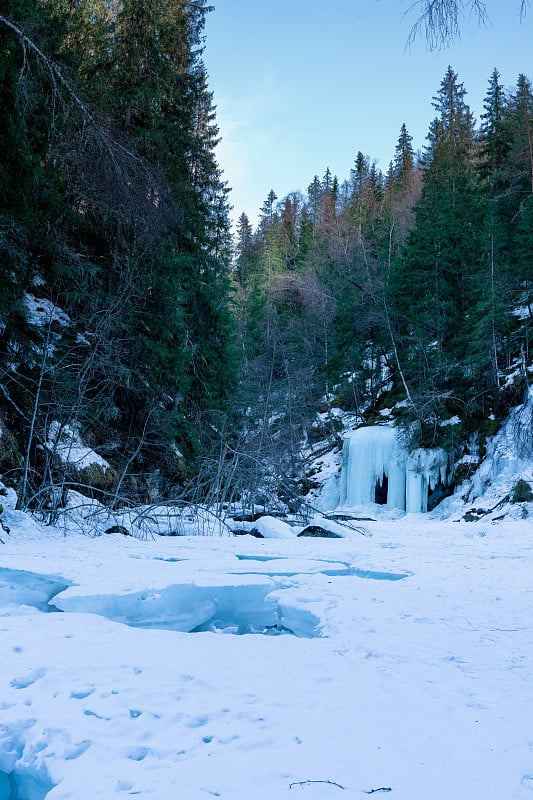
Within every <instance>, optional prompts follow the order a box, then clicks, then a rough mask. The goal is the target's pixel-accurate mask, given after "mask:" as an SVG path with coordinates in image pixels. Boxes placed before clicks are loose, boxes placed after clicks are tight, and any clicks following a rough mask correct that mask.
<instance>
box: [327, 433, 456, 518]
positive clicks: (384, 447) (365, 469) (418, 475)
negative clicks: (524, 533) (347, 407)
mask: <svg viewBox="0 0 533 800" xmlns="http://www.w3.org/2000/svg"><path fill="white" fill-rule="evenodd" d="M447 479H448V457H447V455H446V453H445V452H444V450H440V449H431V450H429V449H428V450H425V449H422V448H418V449H416V450H413V451H412V452H410V453H409V452H408V451H407V450H406V447H405V444H404V442H403V441H402V438H401V436H400V434H399V433H398V432H397V430H396V429H395V428H393V427H392V426H390V425H375V426H371V427H364V428H358V429H357V430H356V431H353V432H352V433H351V434H350V436H349V437H348V438H346V439H345V441H344V452H343V464H342V472H341V492H340V505H341V506H349V507H353V506H358V505H367V504H369V503H379V504H380V505H386V506H387V507H388V508H399V509H401V510H403V511H411V512H423V511H427V510H428V495H429V493H430V492H431V491H433V490H434V489H435V488H436V487H437V485H439V484H442V485H445V484H446V483H447Z"/></svg>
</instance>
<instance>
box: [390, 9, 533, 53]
mask: <svg viewBox="0 0 533 800" xmlns="http://www.w3.org/2000/svg"><path fill="white" fill-rule="evenodd" d="M529 3H530V0H520V19H521V20H522V19H523V18H524V17H525V15H526V12H527V9H528V7H529ZM406 13H407V14H411V13H415V14H417V19H416V21H415V23H414V24H413V26H412V28H411V32H410V34H409V38H408V42H407V43H408V45H410V44H412V43H413V42H414V40H415V39H416V38H417V36H419V35H423V36H424V38H425V39H426V44H427V46H428V48H429V49H430V50H435V49H438V48H440V47H446V46H447V45H449V44H450V43H451V42H452V41H453V40H454V39H458V38H460V36H461V18H462V17H463V16H464V15H465V14H466V13H468V14H469V15H470V16H471V17H474V18H475V19H476V21H477V22H478V23H479V24H480V25H487V24H489V23H490V16H489V13H488V11H487V4H486V3H485V2H484V0H416V2H414V3H412V5H410V6H409V8H408V9H407V12H406Z"/></svg>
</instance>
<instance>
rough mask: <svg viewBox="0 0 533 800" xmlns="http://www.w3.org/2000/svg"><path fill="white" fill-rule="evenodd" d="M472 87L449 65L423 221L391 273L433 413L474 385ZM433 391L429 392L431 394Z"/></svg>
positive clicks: (428, 411)
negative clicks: (470, 360)
mask: <svg viewBox="0 0 533 800" xmlns="http://www.w3.org/2000/svg"><path fill="white" fill-rule="evenodd" d="M465 94H466V92H465V89H464V87H463V85H462V84H461V83H459V82H458V80H457V75H456V74H455V73H454V72H453V70H452V68H451V67H449V68H448V70H447V72H446V74H445V76H444V78H443V80H442V83H441V87H440V91H439V93H438V95H437V96H436V98H434V107H435V109H436V110H437V113H438V116H437V117H436V118H435V119H434V121H433V122H432V123H431V126H430V130H429V135H428V141H429V145H428V148H427V152H426V156H425V171H424V176H423V186H422V193H421V197H420V200H419V201H418V203H417V205H416V207H415V227H414V229H413V230H412V232H411V233H410V235H409V237H408V240H407V246H406V250H405V254H404V256H403V258H402V259H401V260H400V261H399V262H398V263H397V264H396V265H395V267H394V270H393V272H392V274H391V281H390V289H391V292H392V299H393V301H394V303H395V306H396V310H397V313H398V314H399V315H400V318H401V319H403V322H404V332H405V334H406V335H407V337H408V338H407V339H406V341H405V350H404V356H403V357H404V359H406V361H407V362H408V363H409V367H410V380H411V381H412V385H413V387H416V389H417V390H418V392H419V395H420V403H419V410H420V417H421V418H422V419H423V420H424V419H429V418H431V416H432V415H433V414H434V413H436V409H437V408H438V407H439V406H442V407H444V404H445V401H446V398H447V397H449V396H451V395H452V394H453V393H454V392H458V393H463V396H465V394H464V393H466V395H468V394H469V392H470V391H472V392H473V391H474V390H475V387H473V386H471V385H470V384H469V381H468V376H467V375H466V374H465V368H464V366H463V365H464V364H465V361H466V354H467V352H468V347H469V339H468V325H467V320H468V315H469V313H470V312H471V311H472V309H473V308H474V306H475V304H476V303H477V301H478V295H477V280H478V276H479V270H480V260H481V245H480V228H481V219H482V217H481V196H480V191H479V186H478V182H477V177H476V170H475V152H476V140H475V133H474V123H473V119H472V115H471V113H470V109H469V108H468V106H467V105H466V103H465V100H464V97H465ZM424 396H425V399H424Z"/></svg>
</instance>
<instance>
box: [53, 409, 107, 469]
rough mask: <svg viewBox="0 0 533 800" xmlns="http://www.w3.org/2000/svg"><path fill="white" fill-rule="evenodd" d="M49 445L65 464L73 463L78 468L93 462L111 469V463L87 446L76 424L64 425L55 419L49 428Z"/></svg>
mask: <svg viewBox="0 0 533 800" xmlns="http://www.w3.org/2000/svg"><path fill="white" fill-rule="evenodd" d="M47 447H48V448H49V449H50V450H53V451H54V452H55V453H57V455H58V456H59V458H60V459H61V461H62V462H63V463H64V464H73V465H74V466H76V467H77V469H80V470H81V469H86V468H87V467H90V466H91V465H93V464H96V465H97V466H100V467H102V469H104V470H106V469H109V463H108V462H107V461H106V460H105V458H102V456H99V455H98V453H95V452H94V450H91V448H90V447H86V446H85V445H84V444H83V442H82V440H81V436H80V433H79V431H78V429H77V427H76V426H75V425H62V424H61V423H59V422H57V421H56V420H54V421H53V422H51V423H50V425H49V428H48V441H47Z"/></svg>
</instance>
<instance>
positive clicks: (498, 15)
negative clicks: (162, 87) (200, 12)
mask: <svg viewBox="0 0 533 800" xmlns="http://www.w3.org/2000/svg"><path fill="white" fill-rule="evenodd" d="M412 5H413V3H412V0H364V2H361V0H359V2H358V0H269V2H263V1H260V0H214V6H215V8H214V10H213V11H212V12H211V13H210V14H209V15H208V18H207V23H206V29H205V35H206V40H205V52H204V61H205V64H206V67H207V71H208V74H209V85H210V88H211V91H212V92H213V95H214V103H215V105H216V107H217V120H218V125H219V128H220V134H221V142H220V144H219V146H218V151H217V158H218V161H219V164H220V166H221V168H222V169H223V170H224V177H225V180H226V181H227V183H228V185H229V186H230V187H231V189H232V191H231V194H230V202H231V204H232V206H233V210H232V212H231V215H232V219H233V220H236V219H237V218H238V217H239V216H240V214H241V213H242V212H243V211H244V212H246V214H247V215H248V216H249V218H250V220H251V221H252V223H254V224H255V223H256V221H257V216H258V213H259V209H260V207H261V205H262V204H263V202H264V200H265V198H266V196H267V195H268V193H269V191H270V190H271V189H273V190H274V192H275V193H276V194H277V196H278V198H280V199H281V198H283V197H285V196H286V195H287V194H289V193H290V192H292V191H298V190H300V191H302V192H304V193H305V191H306V190H307V187H308V186H309V184H310V183H311V181H312V180H313V177H314V176H315V175H318V176H319V177H322V176H323V174H324V172H325V171H326V168H327V167H329V168H330V170H331V172H332V173H333V174H335V175H337V176H338V178H339V180H340V181H341V182H342V181H343V180H345V179H346V178H348V177H349V174H350V169H351V167H352V166H353V163H354V161H355V157H356V155H357V152H358V151H359V150H360V151H362V152H363V153H364V154H365V155H368V156H370V157H371V158H372V159H375V160H376V161H377V166H378V167H379V168H381V169H382V170H383V171H386V170H387V167H388V164H389V162H390V161H391V159H392V158H393V156H394V149H395V146H396V143H397V141H398V136H399V132H400V127H401V125H402V123H404V122H405V124H406V125H407V129H408V131H409V133H410V134H411V136H412V137H413V146H414V147H415V150H416V149H422V148H423V147H424V145H425V140H426V136H427V132H428V128H429V124H430V122H431V120H432V119H433V117H434V116H435V111H434V109H433V107H432V105H431V103H432V98H433V97H434V96H435V95H436V94H437V92H438V89H439V86H440V83H441V80H442V78H443V76H444V73H445V71H446V69H447V67H448V65H451V66H452V68H453V69H454V70H455V72H457V73H458V76H459V80H460V81H461V82H462V83H463V84H464V86H465V89H466V91H467V96H466V101H467V103H468V104H469V105H470V108H471V110H472V112H473V113H474V115H475V117H476V119H477V120H479V117H480V114H481V113H483V99H484V97H485V95H486V91H487V86H488V80H489V77H490V75H491V73H492V70H493V69H494V67H497V68H498V70H499V72H500V74H501V81H502V83H503V84H504V85H505V86H508V87H512V86H514V85H515V83H516V79H517V77H518V75H519V74H520V73H525V74H526V75H528V76H529V77H532V78H533V63H532V57H531V53H532V51H531V37H532V33H533V9H530V11H529V15H528V16H526V18H525V19H524V20H522V21H521V20H520V0H507V1H506V2H505V3H504V2H500V0H487V10H488V12H489V16H490V24H489V25H486V26H480V25H479V24H478V23H477V21H476V20H475V19H474V18H470V17H469V16H468V15H466V16H465V17H463V19H462V21H461V39H460V40H459V41H455V42H454V43H453V44H452V45H451V46H450V47H447V48H446V49H441V50H440V51H429V50H428V49H427V46H426V42H425V39H424V38H423V36H420V37H418V38H417V39H416V40H415V42H414V44H412V45H411V46H410V47H407V40H408V37H409V33H410V30H411V27H412V25H413V23H414V22H415V21H416V12H415V11H413V10H412ZM410 8H411V10H409V9H410Z"/></svg>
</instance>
